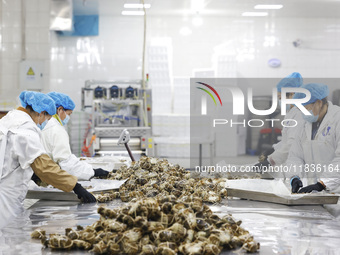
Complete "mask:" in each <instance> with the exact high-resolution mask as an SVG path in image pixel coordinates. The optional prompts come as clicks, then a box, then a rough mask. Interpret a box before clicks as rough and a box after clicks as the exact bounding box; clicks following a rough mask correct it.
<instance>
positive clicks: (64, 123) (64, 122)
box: [61, 113, 70, 126]
mask: <svg viewBox="0 0 340 255" xmlns="http://www.w3.org/2000/svg"><path fill="white" fill-rule="evenodd" d="M65 114H66V113H65ZM69 120H70V116H69V115H68V114H66V118H65V119H64V120H61V123H63V126H66V125H67V123H68V121H69Z"/></svg>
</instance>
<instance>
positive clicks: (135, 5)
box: [124, 4, 151, 9]
mask: <svg viewBox="0 0 340 255" xmlns="http://www.w3.org/2000/svg"><path fill="white" fill-rule="evenodd" d="M150 7H151V4H144V8H145V9H149V8H150ZM124 8H136V9H138V8H143V4H124Z"/></svg>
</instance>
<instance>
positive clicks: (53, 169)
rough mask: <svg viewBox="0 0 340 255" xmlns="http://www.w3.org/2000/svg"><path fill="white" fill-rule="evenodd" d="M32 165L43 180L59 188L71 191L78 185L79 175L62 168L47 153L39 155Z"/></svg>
mask: <svg viewBox="0 0 340 255" xmlns="http://www.w3.org/2000/svg"><path fill="white" fill-rule="evenodd" d="M31 167H32V169H33V171H34V173H35V174H36V175H37V176H38V177H39V178H40V179H41V180H42V181H43V182H46V183H48V184H51V185H52V186H53V187H55V188H57V189H60V190H62V191H65V192H70V191H72V190H73V188H74V187H75V186H76V183H77V177H75V176H73V175H70V174H69V173H68V172H66V171H64V170H62V169H61V168H60V167H59V166H58V165H57V164H56V163H55V162H54V161H53V160H52V159H51V158H50V157H49V156H48V155H47V154H42V155H41V156H39V157H37V158H36V159H35V160H34V162H33V163H32V164H31Z"/></svg>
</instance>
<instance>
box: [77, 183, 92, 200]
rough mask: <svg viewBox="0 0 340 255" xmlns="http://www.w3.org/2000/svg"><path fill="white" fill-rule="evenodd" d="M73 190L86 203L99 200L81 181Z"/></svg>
mask: <svg viewBox="0 0 340 255" xmlns="http://www.w3.org/2000/svg"><path fill="white" fill-rule="evenodd" d="M73 191H74V193H76V194H77V196H78V198H79V199H80V200H82V201H83V202H84V203H94V202H96V201H97V200H96V198H95V197H94V196H93V195H92V194H91V193H90V192H88V191H87V190H86V189H84V188H83V187H82V186H81V185H80V184H79V183H77V184H76V186H74V188H73Z"/></svg>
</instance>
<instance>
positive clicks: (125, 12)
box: [122, 11, 144, 16]
mask: <svg viewBox="0 0 340 255" xmlns="http://www.w3.org/2000/svg"><path fill="white" fill-rule="evenodd" d="M122 15H135V16H136V15H137V16H138V15H139V16H142V15H144V11H122Z"/></svg>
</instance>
